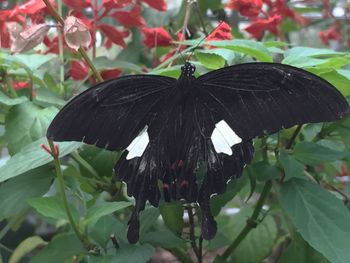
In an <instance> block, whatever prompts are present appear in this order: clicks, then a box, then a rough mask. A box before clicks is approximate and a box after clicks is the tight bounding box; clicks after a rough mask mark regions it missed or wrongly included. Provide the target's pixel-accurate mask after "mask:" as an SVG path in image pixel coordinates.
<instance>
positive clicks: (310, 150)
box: [294, 142, 350, 165]
mask: <svg viewBox="0 0 350 263" xmlns="http://www.w3.org/2000/svg"><path fill="white" fill-rule="evenodd" d="M349 156H350V152H349V151H336V150H332V149H330V148H328V147H325V146H322V145H319V144H316V143H312V142H301V143H298V144H297V145H296V146H295V147H294V157H295V158H296V159H298V160H299V161H301V162H302V163H305V164H310V165H316V164H319V163H321V162H326V161H336V160H341V159H343V158H346V157H349Z"/></svg>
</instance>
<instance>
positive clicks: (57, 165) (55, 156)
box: [48, 139, 91, 249]
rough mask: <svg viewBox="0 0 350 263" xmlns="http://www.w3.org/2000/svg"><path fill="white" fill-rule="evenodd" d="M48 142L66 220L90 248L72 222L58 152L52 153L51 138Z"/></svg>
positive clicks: (87, 246)
mask: <svg viewBox="0 0 350 263" xmlns="http://www.w3.org/2000/svg"><path fill="white" fill-rule="evenodd" d="M48 142H49V146H50V149H51V152H52V157H53V159H54V164H55V169H56V175H57V182H58V188H59V191H60V194H61V197H62V199H63V205H64V209H65V211H66V214H67V217H68V221H69V223H70V225H71V226H72V228H73V231H74V233H75V235H76V236H77V237H78V239H79V240H80V241H81V243H82V244H83V245H84V246H85V247H86V248H87V249H90V247H91V245H90V243H89V242H88V240H87V238H86V237H85V236H83V234H82V233H81V232H80V231H79V229H78V226H77V225H76V224H75V222H74V219H73V216H72V213H71V211H70V210H69V204H68V199H67V195H66V192H65V189H64V188H65V187H64V179H63V174H62V170H61V164H60V160H59V157H58V154H54V153H56V149H55V145H54V143H53V141H52V140H51V139H48Z"/></svg>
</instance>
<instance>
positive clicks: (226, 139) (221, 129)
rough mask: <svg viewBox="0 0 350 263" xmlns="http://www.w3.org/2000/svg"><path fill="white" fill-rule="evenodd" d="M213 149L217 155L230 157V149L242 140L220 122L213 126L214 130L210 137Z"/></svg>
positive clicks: (226, 125) (225, 124)
mask: <svg viewBox="0 0 350 263" xmlns="http://www.w3.org/2000/svg"><path fill="white" fill-rule="evenodd" d="M210 138H211V141H212V142H213V145H214V149H215V151H216V152H217V153H226V154H227V155H232V150H231V147H232V146H233V145H235V144H238V143H240V142H242V139H241V138H240V137H239V136H238V135H237V134H236V133H235V132H234V131H233V130H232V129H231V128H230V126H228V124H227V123H226V122H225V121H224V120H222V121H220V122H218V123H217V124H215V129H214V131H213V133H212V135H211V137H210Z"/></svg>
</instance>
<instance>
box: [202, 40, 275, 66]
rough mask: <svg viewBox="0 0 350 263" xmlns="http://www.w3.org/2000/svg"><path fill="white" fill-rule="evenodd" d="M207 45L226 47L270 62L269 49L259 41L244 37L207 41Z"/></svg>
mask: <svg viewBox="0 0 350 263" xmlns="http://www.w3.org/2000/svg"><path fill="white" fill-rule="evenodd" d="M206 43H207V44H209V45H213V46H216V47H222V48H227V49H230V50H233V51H236V52H240V53H243V54H245V55H248V56H251V57H254V58H256V59H258V60H260V61H262V62H272V61H273V60H272V55H271V53H270V51H269V50H268V49H267V48H266V47H265V46H264V45H263V44H261V43H260V42H256V41H252V40H244V39H235V40H222V41H208V42H206Z"/></svg>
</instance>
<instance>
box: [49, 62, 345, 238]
mask: <svg viewBox="0 0 350 263" xmlns="http://www.w3.org/2000/svg"><path fill="white" fill-rule="evenodd" d="M194 73H195V66H194V65H192V64H190V63H186V64H185V65H184V66H183V67H182V69H181V76H180V77H179V79H174V78H168V77H162V76H152V75H134V76H125V77H121V78H118V79H115V80H111V81H107V82H104V83H101V84H98V85H96V86H95V87H92V88H90V89H88V90H87V91H85V92H83V93H82V94H80V95H79V96H77V97H76V98H74V99H73V100H71V101H70V102H69V103H68V104H67V105H66V106H65V107H64V108H63V109H62V110H61V111H60V112H59V114H58V115H57V116H56V117H55V119H54V120H53V122H52V123H51V125H50V127H49V129H48V133H47V137H48V138H52V139H54V140H56V141H66V140H75V141H84V142H86V143H90V144H95V145H96V146H98V147H102V148H106V149H108V150H124V152H123V154H122V156H121V157H120V159H119V160H118V162H117V164H116V166H115V173H116V175H117V179H118V180H121V181H124V182H125V183H126V184H127V193H128V195H129V196H133V197H134V198H135V200H136V205H135V209H134V212H133V214H132V216H131V219H130V221H129V231H128V239H129V241H130V242H131V243H135V242H136V241H137V240H138V238H139V236H138V229H139V212H140V211H142V210H143V209H144V207H145V204H146V202H147V201H149V202H150V203H151V204H152V205H154V206H158V204H159V201H160V199H161V198H162V197H163V198H164V199H165V201H171V200H185V201H186V202H189V203H191V202H197V203H198V204H199V206H200V208H201V210H202V220H201V221H202V235H203V238H205V239H211V238H213V237H214V235H215V233H216V223H215V221H214V218H213V216H212V214H211V211H210V203H209V201H210V197H211V196H212V195H213V194H221V193H224V192H225V190H226V184H227V182H228V180H230V179H232V178H237V177H239V176H240V175H241V174H242V169H243V167H244V166H245V165H246V164H249V163H250V162H251V160H252V158H253V153H254V148H253V144H252V139H253V138H254V137H256V136H262V135H264V134H271V133H273V132H276V131H279V130H280V129H282V128H288V127H291V126H293V125H296V124H303V123H308V122H321V121H333V120H337V119H340V118H342V117H343V116H345V115H347V114H348V113H349V105H348V104H347V102H346V100H345V99H344V97H343V96H342V95H341V94H340V93H339V92H338V91H337V90H336V89H335V88H334V87H333V86H332V85H331V84H330V83H328V82H326V81H324V80H322V79H321V78H319V77H317V76H315V75H313V74H311V73H308V72H306V71H304V70H301V69H297V68H294V67H291V66H286V65H282V64H276V63H248V64H242V65H235V66H231V67H226V68H223V69H219V70H216V71H213V72H209V73H207V74H204V75H202V76H200V77H198V78H195V77H194ZM198 173H203V174H204V176H202V178H199V176H198ZM159 186H160V187H159Z"/></svg>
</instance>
